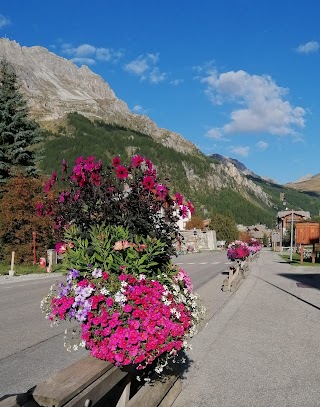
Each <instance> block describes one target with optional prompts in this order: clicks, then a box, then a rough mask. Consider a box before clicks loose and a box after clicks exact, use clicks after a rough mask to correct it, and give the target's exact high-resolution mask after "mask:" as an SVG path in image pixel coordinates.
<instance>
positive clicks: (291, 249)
mask: <svg viewBox="0 0 320 407" xmlns="http://www.w3.org/2000/svg"><path fill="white" fill-rule="evenodd" d="M292 251H293V209H292V210H291V238H290V261H292Z"/></svg>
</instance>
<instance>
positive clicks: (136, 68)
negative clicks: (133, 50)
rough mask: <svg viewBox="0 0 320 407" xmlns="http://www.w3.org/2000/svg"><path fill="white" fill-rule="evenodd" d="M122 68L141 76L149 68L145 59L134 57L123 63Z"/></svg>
mask: <svg viewBox="0 0 320 407" xmlns="http://www.w3.org/2000/svg"><path fill="white" fill-rule="evenodd" d="M124 69H125V71H127V72H130V73H133V74H134V75H137V76H141V75H142V74H143V73H145V72H146V71H147V70H148V69H149V65H148V62H147V60H146V59H136V60H134V61H131V62H129V63H128V64H127V65H125V67H124Z"/></svg>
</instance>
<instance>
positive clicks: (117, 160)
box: [112, 156, 121, 168]
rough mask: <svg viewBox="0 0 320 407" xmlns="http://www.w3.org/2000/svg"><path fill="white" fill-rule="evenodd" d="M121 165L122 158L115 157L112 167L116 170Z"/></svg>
mask: <svg viewBox="0 0 320 407" xmlns="http://www.w3.org/2000/svg"><path fill="white" fill-rule="evenodd" d="M120 164H121V160H120V157H118V156H117V157H114V158H113V159H112V165H113V166H114V167H115V168H116V167H119V165H120Z"/></svg>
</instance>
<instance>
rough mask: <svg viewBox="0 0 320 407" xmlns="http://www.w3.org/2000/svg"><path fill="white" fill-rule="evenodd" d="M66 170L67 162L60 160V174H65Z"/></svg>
mask: <svg viewBox="0 0 320 407" xmlns="http://www.w3.org/2000/svg"><path fill="white" fill-rule="evenodd" d="M67 168H68V166H67V162H66V160H65V159H63V160H62V170H61V172H67Z"/></svg>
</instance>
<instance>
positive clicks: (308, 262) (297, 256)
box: [280, 251, 320, 267]
mask: <svg viewBox="0 0 320 407" xmlns="http://www.w3.org/2000/svg"><path fill="white" fill-rule="evenodd" d="M280 257H281V258H282V259H283V260H285V261H286V262H287V263H290V264H292V265H293V266H310V267H319V266H320V259H319V258H316V259H315V261H316V262H315V263H312V259H311V257H310V258H307V259H303V263H302V264H301V263H300V254H297V253H292V261H290V251H289V252H288V253H285V254H280Z"/></svg>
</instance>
